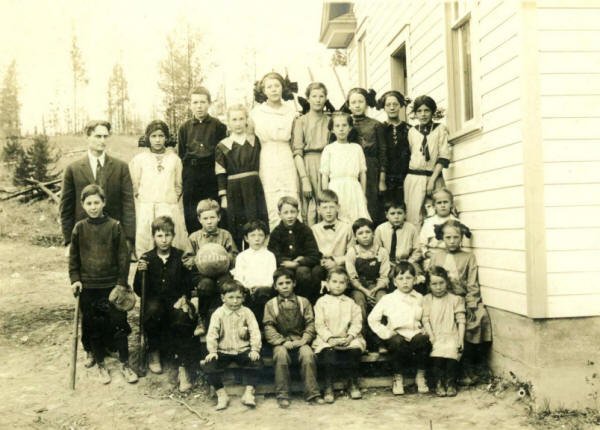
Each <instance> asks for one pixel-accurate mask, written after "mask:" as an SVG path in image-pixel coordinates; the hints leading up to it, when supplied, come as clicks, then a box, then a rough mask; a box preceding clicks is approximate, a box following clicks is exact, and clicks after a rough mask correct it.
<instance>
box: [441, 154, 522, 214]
mask: <svg viewBox="0 0 600 430" xmlns="http://www.w3.org/2000/svg"><path fill="white" fill-rule="evenodd" d="M452 169H453V167H452V165H451V168H450V169H449V170H452ZM446 182H447V184H448V186H449V187H450V189H451V190H452V192H453V193H454V194H455V195H462V194H467V193H482V192H487V191H489V190H495V189H502V188H506V187H514V186H518V185H522V184H523V166H522V165H521V164H516V165H514V166H509V167H502V168H499V169H496V170H491V171H488V172H482V173H477V174H473V175H468V176H463V177H461V178H458V179H456V178H455V177H454V178H453V177H450V179H448V180H447V181H446ZM459 209H460V207H459Z"/></svg>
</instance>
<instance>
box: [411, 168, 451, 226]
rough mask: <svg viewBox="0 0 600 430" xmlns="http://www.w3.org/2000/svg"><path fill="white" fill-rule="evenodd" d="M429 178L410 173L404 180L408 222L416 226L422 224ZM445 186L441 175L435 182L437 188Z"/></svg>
mask: <svg viewBox="0 0 600 430" xmlns="http://www.w3.org/2000/svg"><path fill="white" fill-rule="evenodd" d="M427 181H429V176H426V175H415V174H413V173H409V174H408V175H406V179H404V202H405V203H406V221H408V222H409V223H411V224H412V225H414V226H417V227H420V226H421V224H422V216H421V209H422V208H423V203H424V201H425V195H426V194H427ZM443 186H444V178H443V177H442V175H441V174H440V175H439V176H438V178H437V180H436V182H435V187H434V189H435V188H439V187H443Z"/></svg>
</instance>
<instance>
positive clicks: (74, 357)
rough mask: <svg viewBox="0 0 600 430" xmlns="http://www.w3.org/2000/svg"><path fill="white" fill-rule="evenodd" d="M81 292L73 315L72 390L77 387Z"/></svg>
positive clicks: (76, 298)
mask: <svg viewBox="0 0 600 430" xmlns="http://www.w3.org/2000/svg"><path fill="white" fill-rule="evenodd" d="M80 296H81V292H78V293H77V295H76V296H75V316H74V317H73V338H72V340H73V343H72V349H71V380H70V386H71V390H74V389H75V375H76V372H77V343H78V340H79V297H80Z"/></svg>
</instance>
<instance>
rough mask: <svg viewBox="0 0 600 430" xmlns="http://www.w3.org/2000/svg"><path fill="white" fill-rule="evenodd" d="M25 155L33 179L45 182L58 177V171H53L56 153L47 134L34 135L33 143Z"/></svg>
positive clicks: (56, 158) (56, 157)
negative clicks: (27, 158) (28, 161)
mask: <svg viewBox="0 0 600 430" xmlns="http://www.w3.org/2000/svg"><path fill="white" fill-rule="evenodd" d="M27 156H28V157H29V159H30V163H31V177H33V179H35V180H36V181H40V182H47V181H51V180H53V179H56V178H57V177H58V173H55V172H53V170H54V163H56V161H57V160H58V154H57V153H56V150H55V149H54V148H52V147H51V145H50V141H49V140H48V136H46V135H44V134H39V135H37V136H34V137H33V144H32V145H31V146H30V147H29V148H28V149H27Z"/></svg>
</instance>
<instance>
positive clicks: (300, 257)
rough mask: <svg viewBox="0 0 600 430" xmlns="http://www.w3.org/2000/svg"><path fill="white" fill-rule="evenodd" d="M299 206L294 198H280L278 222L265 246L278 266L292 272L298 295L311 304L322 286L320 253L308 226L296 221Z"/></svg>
mask: <svg viewBox="0 0 600 430" xmlns="http://www.w3.org/2000/svg"><path fill="white" fill-rule="evenodd" d="M298 206H299V205H298V200H296V199H295V198H294V197H289V196H286V197H282V198H281V199H279V202H278V203H277V208H278V210H279V217H280V218H281V222H280V223H279V224H278V225H277V227H275V229H274V230H273V232H272V233H271V238H270V239H269V246H268V248H269V251H271V252H272V253H273V254H275V258H276V259H277V266H279V267H284V268H286V269H290V270H292V272H294V273H295V276H296V283H297V286H298V288H297V290H298V294H300V295H301V296H303V297H306V298H307V299H308V300H309V301H310V302H311V303H314V302H315V301H316V300H317V298H318V296H319V289H320V285H321V277H320V273H321V270H320V265H319V264H320V259H321V253H320V252H319V247H318V246H317V241H316V240H315V236H314V234H313V232H312V230H311V229H310V227H308V226H307V225H305V224H303V223H302V222H300V221H299V220H298V212H299V211H298Z"/></svg>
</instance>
